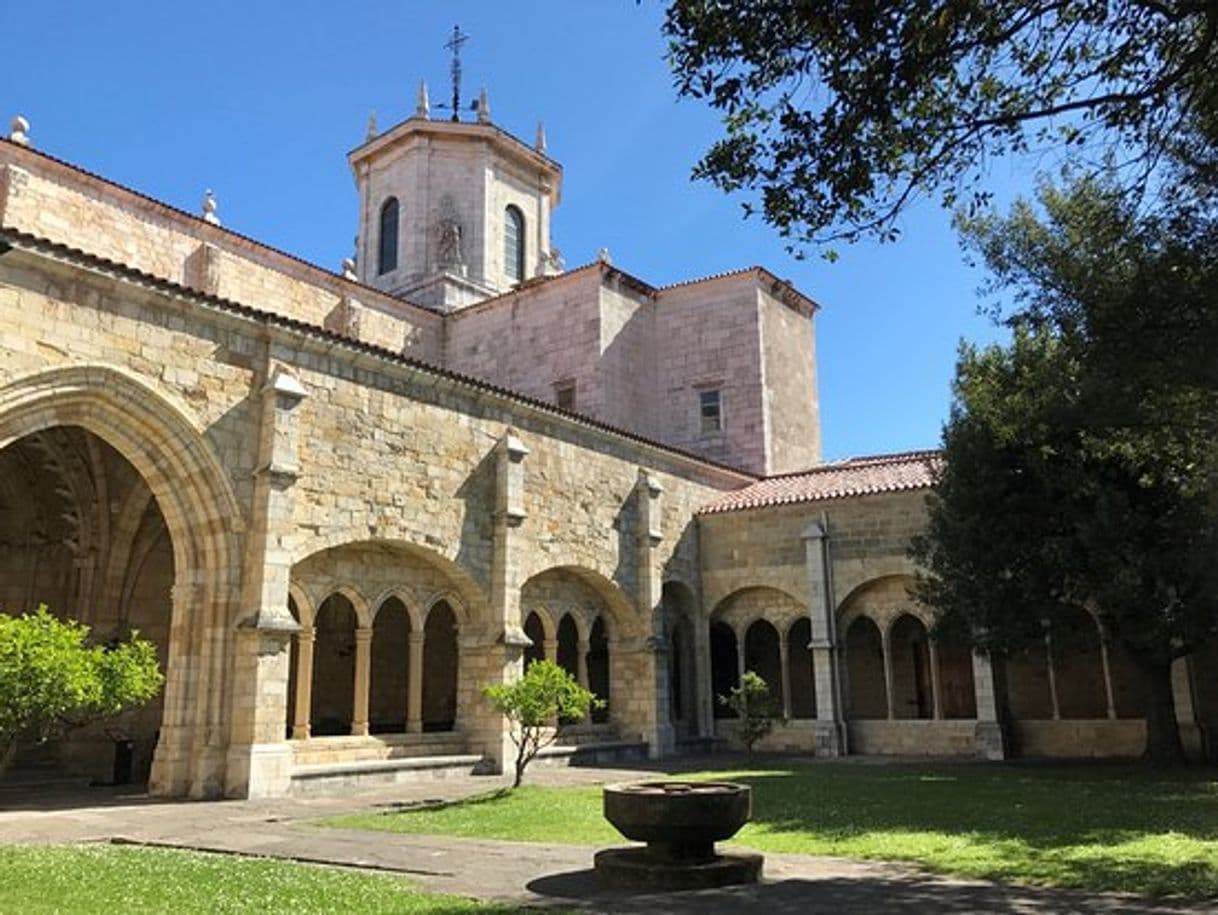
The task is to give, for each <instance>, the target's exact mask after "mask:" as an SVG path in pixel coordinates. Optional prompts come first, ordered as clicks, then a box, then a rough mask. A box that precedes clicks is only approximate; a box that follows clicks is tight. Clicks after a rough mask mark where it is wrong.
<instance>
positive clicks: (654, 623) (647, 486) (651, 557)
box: [613, 468, 676, 759]
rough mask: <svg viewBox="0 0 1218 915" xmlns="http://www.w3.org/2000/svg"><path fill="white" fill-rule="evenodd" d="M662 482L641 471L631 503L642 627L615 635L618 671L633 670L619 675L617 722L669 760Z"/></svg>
mask: <svg viewBox="0 0 1218 915" xmlns="http://www.w3.org/2000/svg"><path fill="white" fill-rule="evenodd" d="M663 493H664V489H663V487H661V486H660V484H659V481H658V480H657V479H655V478H654V476H653V475H652V474H650V473H648V472H647V470H646V469H643V468H639V470H638V478H637V481H636V484H635V489H633V491H632V493H631V496H630V500H631V506H632V508H633V512H632V515H633V520H635V531H633V534H635V537H633V541H635V542H633V543H632V545H631V546H632V553H633V558H635V596H633V597H635V612H636V619H637V620H638V623H637V624H636V625H635V626H632V631H631V632H630V634H626V635H625V636H624V635H622V634H619V635H618V637H616V646H615V647H616V657H618V658H619V662H615V663H614V668H615V669H616V670H619V671H630V674H628V675H627V674H621V673H619V674H618V679H619V682H616V684H615V685H614V699H613V708H614V719H615V720H616V721H619V722H620V724H622V725H625V726H627V727H628V729H630V730H631V731H637V732H638V735H639V736H641V738H642V740H643V741H644V742H646V743H647V746H648V753H649V754H650V755H652V758H653V759H658V758H660V757H665V755H669V754H670V753H672V752H674V749H675V748H676V733H675V731H674V729H672V722H671V721H670V719H669V652H667V641H666V638H665V632H664V614H663V612H661V597H663V579H661V569H660V560H659V545H660V541H661V540H663V537H664V534H663V530H661V525H660V514H661V513H660V497H661V496H663Z"/></svg>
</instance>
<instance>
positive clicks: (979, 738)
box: [973, 652, 1007, 759]
mask: <svg viewBox="0 0 1218 915" xmlns="http://www.w3.org/2000/svg"><path fill="white" fill-rule="evenodd" d="M973 694H974V697H975V701H976V703H977V727H976V729H975V731H974V733H973V747H974V749H975V751H976V753H977V755H978V756H980V757H981V758H982V759H1006V755H1007V754H1006V743H1005V741H1004V740H1003V734H1002V727H1001V726H1000V725H999V723H998V691H997V689H996V688H995V682H994V667H993V665H992V664H991V663H990V659H989V658H987V657H986V656H985V655H983V654H979V653H977V652H973Z"/></svg>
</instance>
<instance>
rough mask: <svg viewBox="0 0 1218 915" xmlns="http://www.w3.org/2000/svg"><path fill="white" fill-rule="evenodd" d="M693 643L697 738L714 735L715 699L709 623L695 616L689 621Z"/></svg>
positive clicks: (699, 615)
mask: <svg viewBox="0 0 1218 915" xmlns="http://www.w3.org/2000/svg"><path fill="white" fill-rule="evenodd" d="M691 624H692V627H693V642H694V700H695V701H694V710H695V715H696V716H697V727H698V736H699V737H713V736H714V734H715V706H714V702H715V697H714V696H713V695H711V693H712V692H713V687H712V684H711V674H710V621H709V620H707V619H706V618H705V617H703V616H702V614H701V613H699V614H698V615H697V617H696V618H695V619H694V620H691Z"/></svg>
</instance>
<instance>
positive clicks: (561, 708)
mask: <svg viewBox="0 0 1218 915" xmlns="http://www.w3.org/2000/svg"><path fill="white" fill-rule="evenodd" d="M482 694H483V695H484V696H486V698H487V699H489V700H490V701H491V704H492V705H493V706H494V707H495V709H496V710H497V711H498V712H499V713H500V714H502V715H503V716H504V717H506V718H507V719H508V721H510V722H511V725H512V729H511V738H512V743H513V744H515V746H516V761H515V767H516V769H515V774H516V777H515V780H514V781H513V782H512V787H513V788H518V787H519V786H520V783H521V781H522V780H523V779H524V770H525V769H526V768H527V767H528V765H529V763H531V762H532V761H533V760H534V759H535V758H536V757H537V754H538V753H540V752H541V750H543V749H544V748H545V747H547V746H549V745H550V744H552V743H553V742H554V741H555V740H557V739H558V734H559V732H560V730H561V727H562V725H563V724H564V723H566V722H575V721H579V720H580V719H581V718H583V717H584V716H585V715H587V714H588V712H589V711H590V710H591V709H593V708H599V707H601V706H603V705H604V702H603V701H602V700H600V699H597V698H596V696H595V695H594V694H593V693H592V692H591V691H589V690H587V689H584V688H583V687H582V686H580V685H579V683H578V682H576V680H575V678H574V677H572V676H571V675H570V674H569V673H567V672H566V671H565V670H563V669H562V668H561V667H559V666H558V665H557V664H555V663H554V662H553V661H534V662H533V663H532V664H530V665H529V666H528V669H527V670H525V672H524V676H523V677H521V678H520V679H519V680H517V681H516V682H515V683H504V684H496V685H494V686H487V687H485V688H484V689H483V690H482Z"/></svg>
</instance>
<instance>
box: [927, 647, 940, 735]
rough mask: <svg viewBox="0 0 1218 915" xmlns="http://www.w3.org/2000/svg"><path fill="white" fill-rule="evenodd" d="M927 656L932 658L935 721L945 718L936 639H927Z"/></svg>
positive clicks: (931, 678) (932, 697)
mask: <svg viewBox="0 0 1218 915" xmlns="http://www.w3.org/2000/svg"><path fill="white" fill-rule="evenodd" d="M926 648H927V652H926V653H927V656H928V657H929V658H930V694H931V701H932V703H933V705H934V711H933V712H932V716H933V717H934V719H935V721H940V720H942V718H943V698H942V686H941V685H940V683H939V646H938V645H936V644H935V641H934V639H927V640H926Z"/></svg>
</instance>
